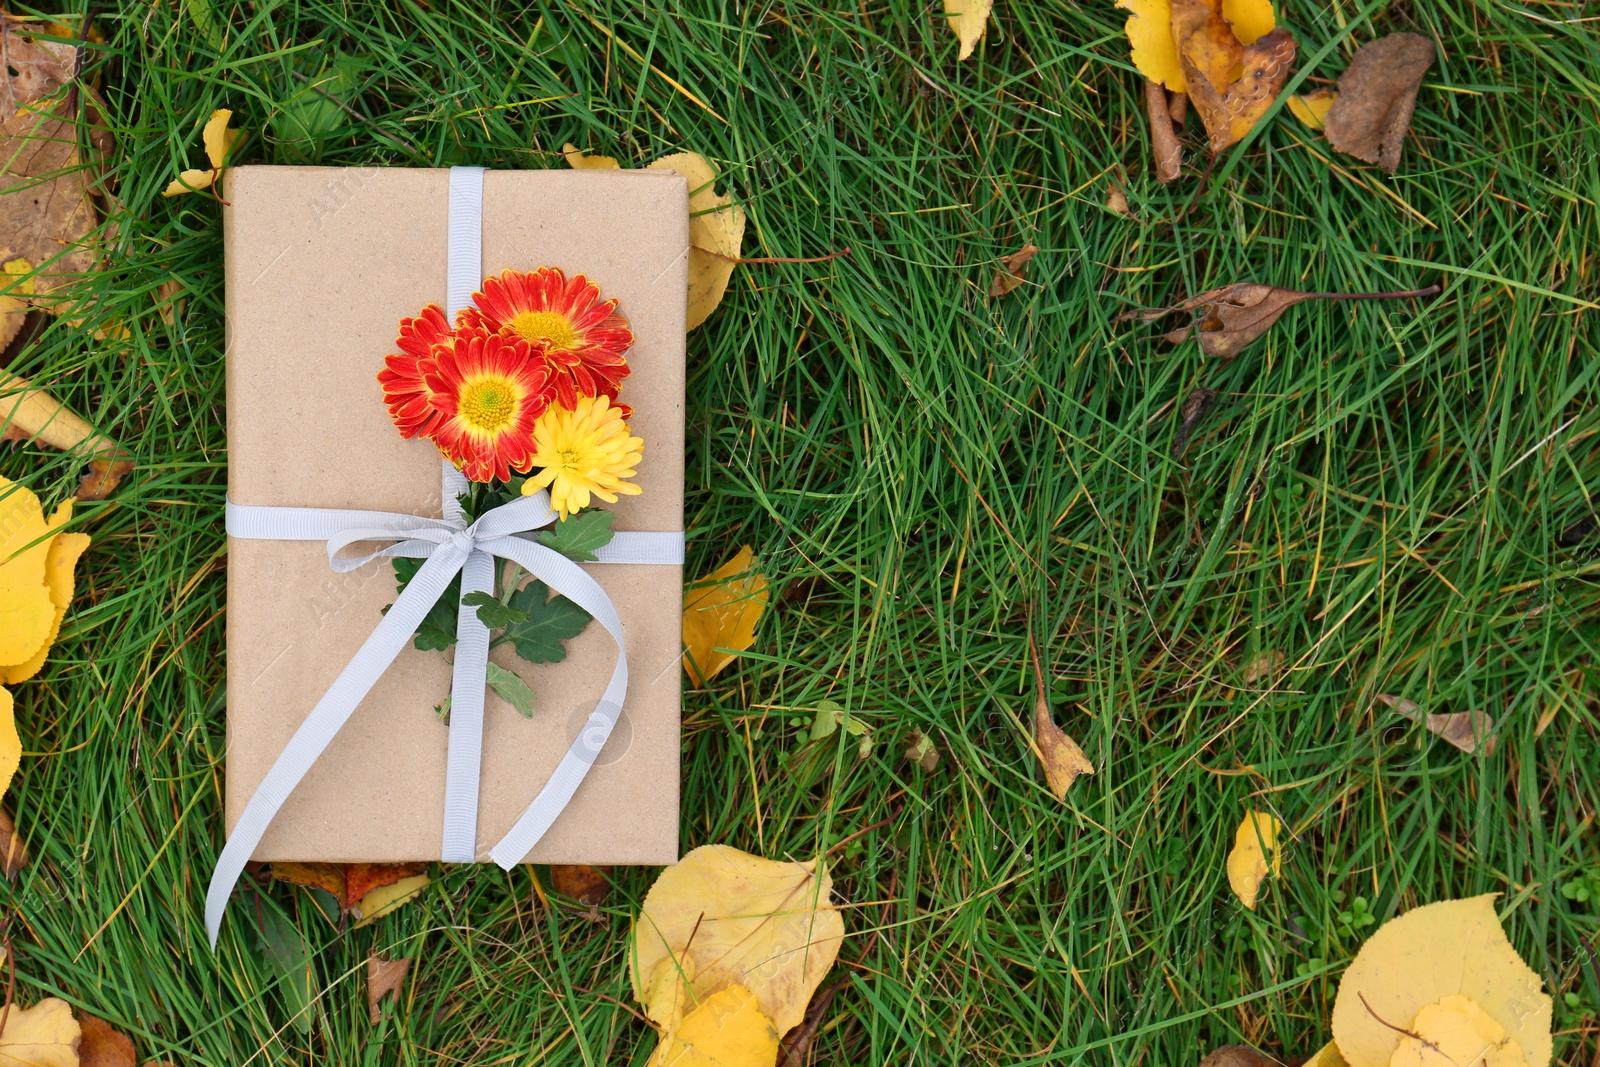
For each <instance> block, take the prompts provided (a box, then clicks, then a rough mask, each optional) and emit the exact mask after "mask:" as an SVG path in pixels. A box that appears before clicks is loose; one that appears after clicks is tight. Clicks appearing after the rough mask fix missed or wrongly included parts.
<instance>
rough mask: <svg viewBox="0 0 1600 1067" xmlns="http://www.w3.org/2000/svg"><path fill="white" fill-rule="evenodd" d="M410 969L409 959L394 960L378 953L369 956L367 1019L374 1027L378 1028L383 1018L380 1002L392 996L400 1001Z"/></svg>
mask: <svg viewBox="0 0 1600 1067" xmlns="http://www.w3.org/2000/svg"><path fill="white" fill-rule="evenodd" d="M410 969H411V961H410V960H409V959H403V960H392V959H390V958H389V957H387V956H380V955H379V954H378V953H376V952H371V953H368V954H367V1018H368V1019H369V1020H370V1021H371V1023H372V1025H373V1026H377V1025H378V1021H379V1020H380V1019H382V1018H383V1009H382V1008H380V1007H378V1004H379V1002H381V1001H382V1000H383V998H384V997H387V996H389V995H390V994H393V995H394V998H395V999H396V1000H399V999H400V993H401V990H403V989H404V988H405V984H406V971H408V970H410Z"/></svg>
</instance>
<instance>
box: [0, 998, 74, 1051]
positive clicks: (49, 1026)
mask: <svg viewBox="0 0 1600 1067" xmlns="http://www.w3.org/2000/svg"><path fill="white" fill-rule="evenodd" d="M80 1035H81V1031H80V1030H79V1029H78V1020H76V1019H74V1018H73V1017H72V1008H71V1007H69V1006H68V1005H67V1002H66V1001H64V1000H57V999H56V998H55V997H51V998H49V999H48V1000H41V1001H40V1002H39V1003H37V1004H35V1005H34V1006H33V1007H31V1008H18V1006H17V1005H15V1004H13V1005H11V1007H10V1009H9V1010H8V1011H7V1013H6V1028H5V1030H4V1031H0V1067H78V1039H79V1037H80Z"/></svg>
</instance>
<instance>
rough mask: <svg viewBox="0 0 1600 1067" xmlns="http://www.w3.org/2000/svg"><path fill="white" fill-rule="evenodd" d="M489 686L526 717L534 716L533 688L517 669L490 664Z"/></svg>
mask: <svg viewBox="0 0 1600 1067" xmlns="http://www.w3.org/2000/svg"><path fill="white" fill-rule="evenodd" d="M488 682H489V688H490V689H493V690H494V691H495V692H496V693H497V694H499V696H500V699H501V700H504V701H505V702H506V703H507V704H510V705H511V706H512V707H514V708H516V709H517V711H518V713H519V714H521V715H522V717H523V718H524V719H531V718H533V690H532V689H529V688H528V683H527V682H524V681H523V680H522V676H521V675H519V674H518V673H517V672H516V671H508V670H506V669H505V668H504V667H502V666H500V664H498V663H494V662H491V663H490V664H489V677H488Z"/></svg>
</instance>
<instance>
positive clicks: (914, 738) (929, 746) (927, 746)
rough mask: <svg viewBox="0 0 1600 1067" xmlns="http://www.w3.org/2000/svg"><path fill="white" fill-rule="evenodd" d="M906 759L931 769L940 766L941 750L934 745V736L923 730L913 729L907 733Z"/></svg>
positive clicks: (926, 769)
mask: <svg viewBox="0 0 1600 1067" xmlns="http://www.w3.org/2000/svg"><path fill="white" fill-rule="evenodd" d="M906 759H908V760H910V761H911V762H912V763H915V764H916V765H917V766H919V767H921V768H922V769H923V770H925V771H931V770H933V769H934V768H936V767H938V766H939V750H938V749H937V748H935V747H934V745H933V738H931V737H929V736H928V735H927V734H925V733H923V732H922V731H921V730H912V731H911V732H910V733H909V734H907V735H906Z"/></svg>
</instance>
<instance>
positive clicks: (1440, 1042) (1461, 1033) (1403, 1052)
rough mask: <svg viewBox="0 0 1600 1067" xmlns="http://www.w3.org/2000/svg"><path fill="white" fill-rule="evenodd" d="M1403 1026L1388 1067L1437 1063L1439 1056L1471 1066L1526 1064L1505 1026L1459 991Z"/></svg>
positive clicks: (1514, 1066)
mask: <svg viewBox="0 0 1600 1067" xmlns="http://www.w3.org/2000/svg"><path fill="white" fill-rule="evenodd" d="M1407 1029H1409V1030H1410V1031H1411V1032H1410V1033H1409V1034H1406V1035H1405V1036H1404V1037H1402V1038H1401V1039H1400V1047H1399V1048H1397V1049H1395V1051H1394V1055H1393V1056H1391V1057H1390V1058H1389V1067H1437V1065H1438V1063H1439V1062H1440V1059H1439V1058H1440V1057H1443V1058H1444V1060H1445V1061H1446V1062H1448V1063H1463V1064H1471V1065H1472V1067H1528V1061H1527V1059H1526V1058H1525V1057H1524V1056H1523V1055H1522V1048H1521V1047H1520V1046H1519V1045H1517V1043H1516V1042H1514V1041H1511V1040H1510V1039H1509V1038H1508V1037H1507V1035H1506V1029H1505V1027H1503V1026H1501V1025H1500V1024H1499V1023H1497V1022H1495V1021H1494V1020H1493V1019H1491V1018H1490V1017H1489V1016H1488V1015H1487V1014H1485V1012H1484V1010H1483V1009H1482V1008H1480V1007H1479V1006H1478V1002H1477V1001H1475V1000H1473V999H1472V998H1471V997H1464V996H1462V995H1461V994H1459V993H1455V994H1452V995H1450V996H1448V997H1445V998H1444V999H1442V1000H1440V1001H1439V1003H1437V1004H1428V1005H1426V1006H1424V1007H1423V1009H1422V1010H1421V1011H1419V1012H1417V1017H1416V1018H1415V1019H1413V1020H1411V1025H1410V1026H1409V1027H1407Z"/></svg>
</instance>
